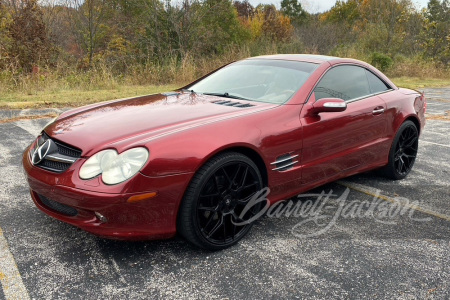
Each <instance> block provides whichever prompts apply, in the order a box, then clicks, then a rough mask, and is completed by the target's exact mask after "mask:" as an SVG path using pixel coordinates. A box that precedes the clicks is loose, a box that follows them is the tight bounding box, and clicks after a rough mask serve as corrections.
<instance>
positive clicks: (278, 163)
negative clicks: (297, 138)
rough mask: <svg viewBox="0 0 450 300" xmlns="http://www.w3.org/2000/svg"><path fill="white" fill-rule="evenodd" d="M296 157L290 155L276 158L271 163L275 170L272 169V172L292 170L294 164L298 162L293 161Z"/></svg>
mask: <svg viewBox="0 0 450 300" xmlns="http://www.w3.org/2000/svg"><path fill="white" fill-rule="evenodd" d="M297 157H298V155H291V154H283V155H281V156H278V157H277V159H276V160H275V161H274V162H273V163H271V165H272V166H274V167H275V168H273V169H272V171H280V172H281V171H287V170H289V169H292V168H293V167H294V165H295V164H296V163H298V160H295V158H297Z"/></svg>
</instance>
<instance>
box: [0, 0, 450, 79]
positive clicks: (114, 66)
mask: <svg viewBox="0 0 450 300" xmlns="http://www.w3.org/2000/svg"><path fill="white" fill-rule="evenodd" d="M280 5H281V7H280V9H277V7H276V6H275V5H258V6H257V7H254V6H252V5H251V4H250V3H249V2H247V1H246V0H244V1H234V2H232V1H231V0H182V1H178V2H175V1H169V0H164V1H163V0H133V1H128V0H66V1H37V0H0V78H7V80H3V81H0V84H16V82H18V80H17V78H18V77H20V76H27V74H30V73H32V72H33V70H34V72H35V73H36V70H46V71H45V72H47V74H58V75H57V77H60V78H65V79H66V81H68V82H69V83H70V84H72V83H71V82H74V83H73V84H76V82H78V81H77V80H79V78H78V77H76V74H87V75H86V76H88V77H89V76H92V74H94V73H95V74H96V76H97V75H98V76H100V77H101V78H104V80H110V81H111V82H114V81H120V80H125V79H126V78H128V77H129V78H133V82H134V83H137V84H140V83H143V82H147V83H154V82H155V83H165V82H173V81H187V80H191V79H193V78H194V77H196V76H199V75H201V74H203V73H205V72H207V71H210V70H211V69H213V68H215V67H217V66H219V65H220V64H223V63H226V62H229V61H231V60H234V59H239V58H243V57H246V56H253V55H261V54H271V53H284V52H290V53H317V54H326V55H336V56H347V57H355V58H358V59H363V60H366V61H368V62H371V63H374V64H375V65H377V66H378V67H380V68H381V69H383V70H384V71H387V72H391V73H396V72H400V71H399V70H402V72H404V71H405V70H406V69H408V68H406V67H405V66H408V65H410V66H413V65H416V64H422V65H425V64H427V65H430V66H433V68H435V69H436V70H440V71H439V72H440V73H439V72H436V74H438V75H439V74H448V73H445V72H448V70H449V68H450V67H449V64H450V46H449V45H450V4H449V0H443V1H439V0H430V1H429V3H428V6H427V8H425V9H423V10H418V9H417V8H416V7H415V6H414V5H413V2H412V1H411V0H348V1H337V2H336V4H335V5H334V6H333V7H332V8H331V9H330V10H329V11H327V12H324V13H320V14H309V13H308V12H307V11H306V10H305V9H304V7H303V6H302V4H301V1H298V0H282V1H280ZM405 68H406V69H405ZM408 70H411V69H408ZM77 72H78V73H77ZM83 72H84V73H83ZM41 73H42V71H41ZM74 74H75V75H74ZM99 74H100V75H99ZM408 75H411V74H408ZM83 76H84V75H83ZM127 76H128V77H127ZM72 78H73V79H72ZM42 80H44V81H45V80H46V79H45V78H43V79H42Z"/></svg>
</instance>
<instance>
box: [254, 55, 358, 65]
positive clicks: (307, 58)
mask: <svg viewBox="0 0 450 300" xmlns="http://www.w3.org/2000/svg"><path fill="white" fill-rule="evenodd" d="M249 59H277V60H293V61H304V62H311V63H316V64H321V63H324V62H330V63H331V62H333V61H334V62H356V60H353V59H346V58H340V57H335V56H327V55H313V54H276V55H262V56H255V57H251V58H249Z"/></svg>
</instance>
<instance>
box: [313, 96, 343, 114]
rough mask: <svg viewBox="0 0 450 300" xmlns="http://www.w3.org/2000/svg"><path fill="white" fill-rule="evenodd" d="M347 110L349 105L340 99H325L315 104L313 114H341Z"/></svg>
mask: <svg viewBox="0 0 450 300" xmlns="http://www.w3.org/2000/svg"><path fill="white" fill-rule="evenodd" d="M346 109H347V103H345V101H344V100H342V99H339V98H323V99H320V100H317V101H316V102H314V104H313V105H312V108H311V112H312V113H315V114H318V113H322V112H341V111H344V110H346Z"/></svg>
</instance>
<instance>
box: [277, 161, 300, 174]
mask: <svg viewBox="0 0 450 300" xmlns="http://www.w3.org/2000/svg"><path fill="white" fill-rule="evenodd" d="M296 163H298V160H294V161H293V162H291V163H288V164H287V165H284V166H281V167H278V168H275V169H272V171H278V170H280V169H285V168H288V167H291V166H293V165H295V164H296Z"/></svg>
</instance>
